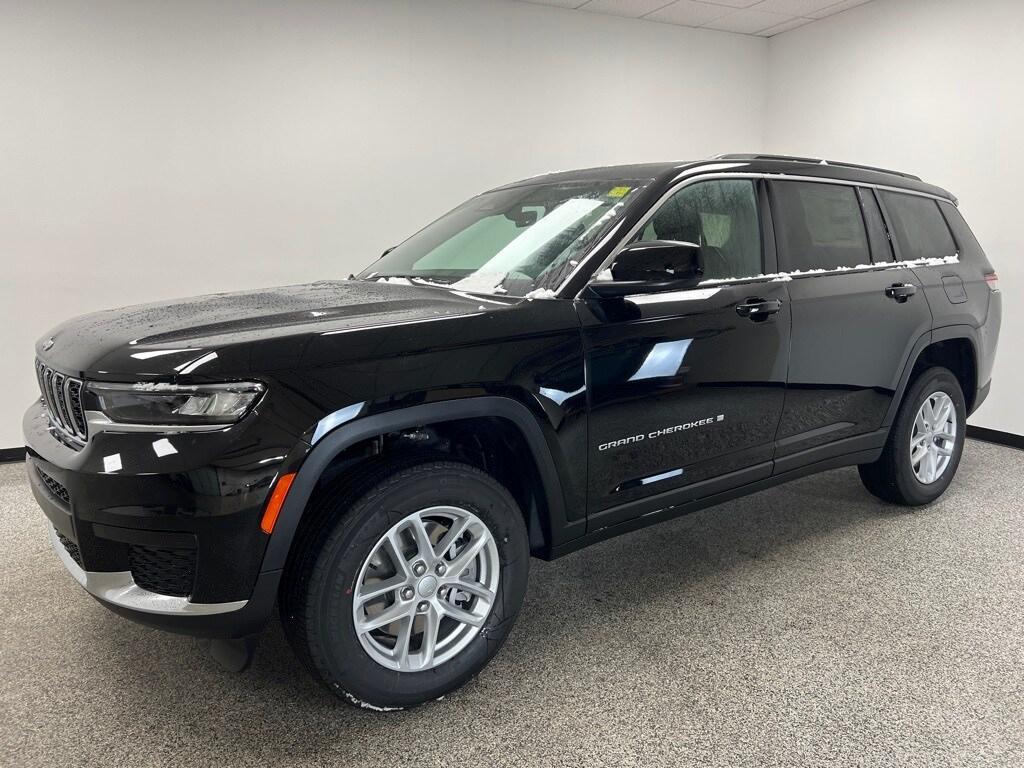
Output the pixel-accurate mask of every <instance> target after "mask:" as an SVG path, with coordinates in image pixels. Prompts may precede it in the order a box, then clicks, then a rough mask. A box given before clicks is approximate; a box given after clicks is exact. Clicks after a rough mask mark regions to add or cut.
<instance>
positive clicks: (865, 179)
mask: <svg viewBox="0 0 1024 768" xmlns="http://www.w3.org/2000/svg"><path fill="white" fill-rule="evenodd" d="M726 170H728V171H738V172H745V173H764V174H777V175H779V176H780V177H782V176H809V177H815V178H823V179H841V180H843V181H850V182H855V183H859V184H875V185H879V186H886V187H895V188H897V189H907V190H911V191H914V192H924V193H926V194H929V195H935V196H936V197H942V198H945V199H947V200H950V201H952V202H953V203H956V198H955V197H954V196H953V195H952V194H950V193H949V192H948V191H947V190H945V189H943V188H942V187H938V186H935V185H934V184H928V183H927V182H924V181H922V180H921V179H920V178H919V177H917V176H912V175H911V174H908V173H902V172H900V171H892V170H887V169H885V168H874V167H872V166H865V165H856V164H853V163H843V162H837V161H833V160H817V159H814V158H805V157H790V156H783V155H750V154H747V155H740V154H734V155H718V156H716V157H713V158H710V159H708V160H689V161H676V162H663V163H637V164H631V165H606V166H599V167H595V168H582V169H578V170H566V171H555V172H552V173H545V174H541V175H538V176H533V177H531V178H528V179H523V180H521V181H516V182H513V183H511V184H505V185H503V186H501V187H498V188H497V189H509V188H512V187H521V186H527V185H530V184H539V183H557V182H560V181H605V180H607V181H615V180H619V179H650V180H652V181H653V180H658V181H662V182H665V183H668V182H671V181H672V180H674V179H675V178H676V177H677V176H680V175H683V174H685V175H692V174H693V173H696V172H698V171H707V172H716V171H726Z"/></svg>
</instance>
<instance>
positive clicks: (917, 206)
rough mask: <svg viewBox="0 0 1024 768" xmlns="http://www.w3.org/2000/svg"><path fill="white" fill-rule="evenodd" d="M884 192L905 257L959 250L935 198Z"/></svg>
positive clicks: (926, 256) (929, 256)
mask: <svg viewBox="0 0 1024 768" xmlns="http://www.w3.org/2000/svg"><path fill="white" fill-rule="evenodd" d="M880 194H881V197H882V204H883V205H884V206H885V210H886V213H888V214H889V221H890V222H891V223H892V228H893V235H894V236H895V237H896V244H897V245H898V246H899V248H900V258H901V259H903V260H904V261H910V260H913V259H936V258H942V257H944V256H953V255H955V254H956V244H955V243H954V242H953V236H952V235H951V234H949V227H947V226H946V220H945V219H944V218H942V213H941V212H940V211H939V206H938V204H937V203H936V202H935V201H934V200H933V199H932V198H930V197H921V196H919V195H904V194H901V193H899V192H881V193H880Z"/></svg>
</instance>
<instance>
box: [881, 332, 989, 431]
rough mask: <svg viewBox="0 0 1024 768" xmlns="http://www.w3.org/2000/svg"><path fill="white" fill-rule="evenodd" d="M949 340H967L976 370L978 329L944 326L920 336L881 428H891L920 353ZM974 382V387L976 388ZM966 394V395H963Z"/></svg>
mask: <svg viewBox="0 0 1024 768" xmlns="http://www.w3.org/2000/svg"><path fill="white" fill-rule="evenodd" d="M951 339H967V340H968V341H969V342H970V344H971V350H972V352H973V354H974V366H975V370H977V366H978V329H977V328H974V327H973V326H970V325H945V326H942V327H941V328H935V329H933V330H931V331H927V332H926V333H924V334H922V335H921V337H920V338H918V340H917V341H916V342H915V343H914V347H913V349H911V350H910V354H909V355H908V356H907V360H906V362H905V363H904V365H903V373H902V374H901V375H900V379H899V382H898V383H897V385H896V391H895V393H894V394H893V398H892V402H891V403H889V410H888V411H886V414H885V418H884V419H883V420H882V427H883V428H885V427H890V426H892V423H893V421H894V420H895V419H896V412H897V411H898V410H899V407H900V403H902V402H903V395H904V393H905V392H906V391H907V385H908V384H909V383H910V374H911V373H913V372H914V366H915V365H917V361H918V360H919V359H920V357H921V353H922V352H924V350H925V349H927V348H928V347H930V346H931V345H932V344H935V343H937V342H940V341H949V340H951ZM977 384H978V383H977V382H975V386H977ZM964 394H968V393H964ZM970 394H971V395H972V396H974V397H977V392H973V393H970Z"/></svg>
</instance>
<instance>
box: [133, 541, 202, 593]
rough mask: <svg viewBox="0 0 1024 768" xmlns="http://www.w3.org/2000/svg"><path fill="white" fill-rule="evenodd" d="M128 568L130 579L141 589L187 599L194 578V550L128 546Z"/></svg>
mask: <svg viewBox="0 0 1024 768" xmlns="http://www.w3.org/2000/svg"><path fill="white" fill-rule="evenodd" d="M128 567H129V568H130V569H131V572H132V579H134V580H135V583H136V584H138V585H139V586H140V587H142V588H143V589H148V590H149V591H150V592H157V593H159V594H161V595H173V596H174V597H188V596H189V595H190V594H191V593H192V583H193V582H194V581H195V577H196V552H195V550H194V549H161V548H157V547H143V546H141V545H138V544H131V545H129V547H128Z"/></svg>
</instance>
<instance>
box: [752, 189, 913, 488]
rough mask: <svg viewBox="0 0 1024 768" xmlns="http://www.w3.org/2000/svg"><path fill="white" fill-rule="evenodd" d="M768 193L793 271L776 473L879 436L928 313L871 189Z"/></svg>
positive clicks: (782, 252) (782, 260)
mask: <svg viewBox="0 0 1024 768" xmlns="http://www.w3.org/2000/svg"><path fill="white" fill-rule="evenodd" d="M770 196H771V201H772V214H773V221H774V225H775V232H776V242H777V245H778V254H779V268H780V269H781V270H783V271H785V272H789V273H791V278H792V279H791V281H790V282H789V294H790V302H791V312H792V317H793V335H792V345H791V350H790V367H789V376H788V382H787V387H786V400H785V406H784V408H783V413H782V421H781V423H780V425H779V433H778V437H777V446H776V454H775V456H776V460H777V461H776V467H775V471H776V472H777V473H778V472H783V471H786V470H788V469H790V468H792V467H794V466H798V465H800V464H803V463H806V462H809V461H816V460H820V459H824V458H827V457H828V456H831V455H834V454H839V453H845V452H850V451H854V450H861V449H867V448H870V447H874V446H875V443H878V441H879V440H880V439H882V438H884V435H879V434H878V430H879V429H880V428H881V426H882V422H883V419H884V418H885V414H886V411H887V410H888V408H889V405H890V403H891V402H892V398H893V395H894V393H895V390H896V387H897V385H898V382H899V378H900V375H901V373H902V371H903V366H904V363H905V361H906V360H907V358H908V356H909V354H910V352H911V350H912V348H913V346H914V344H915V342H916V341H917V340H918V339H919V338H920V337H921V335H922V334H924V333H926V332H927V331H928V330H929V328H930V326H931V313H930V312H929V310H928V304H927V302H926V301H925V298H924V295H923V293H922V292H921V290H920V281H919V280H918V278H917V276H916V275H915V274H914V272H913V270H911V269H909V268H907V267H905V266H901V265H900V264H899V263H898V262H896V261H895V258H894V253H893V250H892V248H891V244H890V242H889V238H888V235H887V232H886V228H885V226H884V224H883V218H882V215H881V211H880V208H879V205H878V201H877V199H876V197H875V193H874V191H873V190H872V189H870V188H867V187H861V188H857V187H855V186H853V185H850V184H842V183H828V182H817V181H814V182H812V181H795V180H794V181H773V182H771V185H770ZM879 444H880V443H879Z"/></svg>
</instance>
